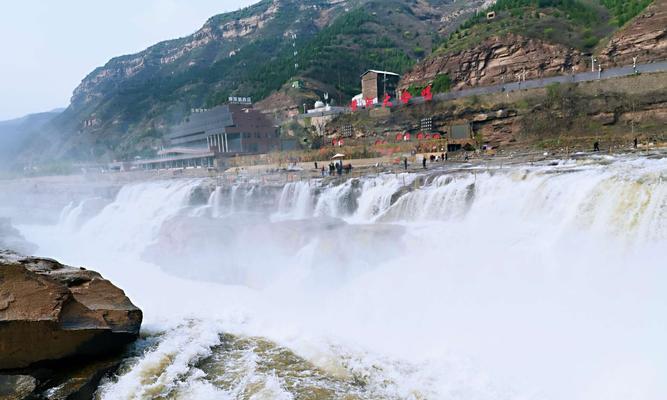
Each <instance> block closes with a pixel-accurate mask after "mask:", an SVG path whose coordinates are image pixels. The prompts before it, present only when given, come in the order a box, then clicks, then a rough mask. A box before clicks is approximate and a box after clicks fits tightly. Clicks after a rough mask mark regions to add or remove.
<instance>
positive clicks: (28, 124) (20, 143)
mask: <svg viewBox="0 0 667 400" xmlns="http://www.w3.org/2000/svg"><path fill="white" fill-rule="evenodd" d="M61 112H62V110H54V111H50V112H44V113H38V114H31V115H27V116H25V117H23V118H17V119H13V120H10V121H1V122H0V169H5V168H7V167H9V166H10V164H11V161H12V160H13V158H14V156H15V155H16V153H17V152H18V151H20V150H21V149H22V148H24V147H25V146H27V145H29V143H30V142H31V140H32V139H33V138H35V137H37V136H38V135H39V134H40V132H41V131H42V130H43V129H44V127H45V126H47V125H48V124H49V123H51V121H53V119H54V118H55V117H57V116H58V115H59V114H60V113H61Z"/></svg>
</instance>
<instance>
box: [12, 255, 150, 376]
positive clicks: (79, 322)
mask: <svg viewBox="0 0 667 400" xmlns="http://www.w3.org/2000/svg"><path fill="white" fill-rule="evenodd" d="M0 282H1V286H0V369H10V368H23V367H27V366H29V365H31V364H34V363H36V362H40V361H48V360H58V359H63V358H67V357H75V356H96V355H100V354H105V353H109V352H113V351H115V350H118V349H119V348H121V347H122V346H124V345H126V344H127V343H129V342H131V341H133V340H134V339H136V338H137V335H138V334H139V328H140V326H141V320H142V313H141V310H139V309H138V308H137V307H135V306H134V304H132V302H131V301H130V300H129V299H128V298H127V297H126V296H125V293H123V291H122V290H120V289H119V288H117V287H116V286H114V285H113V284H112V283H111V282H109V281H108V280H105V279H104V278H102V276H101V275H100V274H98V273H96V272H93V271H88V270H85V269H78V268H72V267H67V266H64V265H62V264H60V263H58V262H56V261H53V260H49V259H42V258H33V257H22V256H19V255H17V254H15V253H11V252H6V251H3V252H0Z"/></svg>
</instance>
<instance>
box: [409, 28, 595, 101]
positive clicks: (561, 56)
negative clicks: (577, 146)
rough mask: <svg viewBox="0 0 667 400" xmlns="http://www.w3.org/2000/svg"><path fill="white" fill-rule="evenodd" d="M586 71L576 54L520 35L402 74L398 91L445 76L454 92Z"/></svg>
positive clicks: (426, 62) (446, 55)
mask: <svg viewBox="0 0 667 400" xmlns="http://www.w3.org/2000/svg"><path fill="white" fill-rule="evenodd" d="M573 68H574V70H575V71H578V72H583V71H584V70H585V57H583V56H582V55H581V53H580V52H579V51H577V50H574V49H570V48H567V47H565V46H562V45H559V44H553V43H547V42H544V41H541V40H538V39H530V38H526V37H523V36H519V35H506V36H503V37H498V36H494V37H490V38H488V39H487V40H485V41H484V42H482V43H480V44H479V45H477V46H475V47H472V48H470V49H466V50H463V51H460V52H456V53H443V54H441V55H435V56H433V57H430V58H428V59H426V60H424V61H423V62H421V63H419V64H418V65H417V66H415V68H414V69H413V70H412V71H410V72H408V73H407V74H405V75H404V76H403V79H402V80H401V88H407V87H409V86H411V85H425V84H427V83H428V82H430V81H433V80H434V79H435V78H436V76H438V75H440V74H448V75H449V77H450V78H451V80H452V83H453V89H463V88H466V87H472V86H488V85H495V84H501V83H503V82H515V81H518V80H519V79H526V80H530V79H538V78H543V77H547V76H554V75H562V74H567V73H571V72H572V71H573Z"/></svg>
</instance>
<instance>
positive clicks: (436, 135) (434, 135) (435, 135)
mask: <svg viewBox="0 0 667 400" xmlns="http://www.w3.org/2000/svg"><path fill="white" fill-rule="evenodd" d="M441 137H442V136H440V134H439V133H434V134H433V139H440V138H441Z"/></svg>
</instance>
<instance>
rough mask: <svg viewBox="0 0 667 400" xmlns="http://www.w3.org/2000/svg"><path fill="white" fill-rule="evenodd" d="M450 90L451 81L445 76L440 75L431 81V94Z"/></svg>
mask: <svg viewBox="0 0 667 400" xmlns="http://www.w3.org/2000/svg"><path fill="white" fill-rule="evenodd" d="M451 88H452V79H451V78H450V77H449V75H447V74H440V75H438V76H436V77H435V80H434V81H433V93H446V92H449V90H450V89H451Z"/></svg>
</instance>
